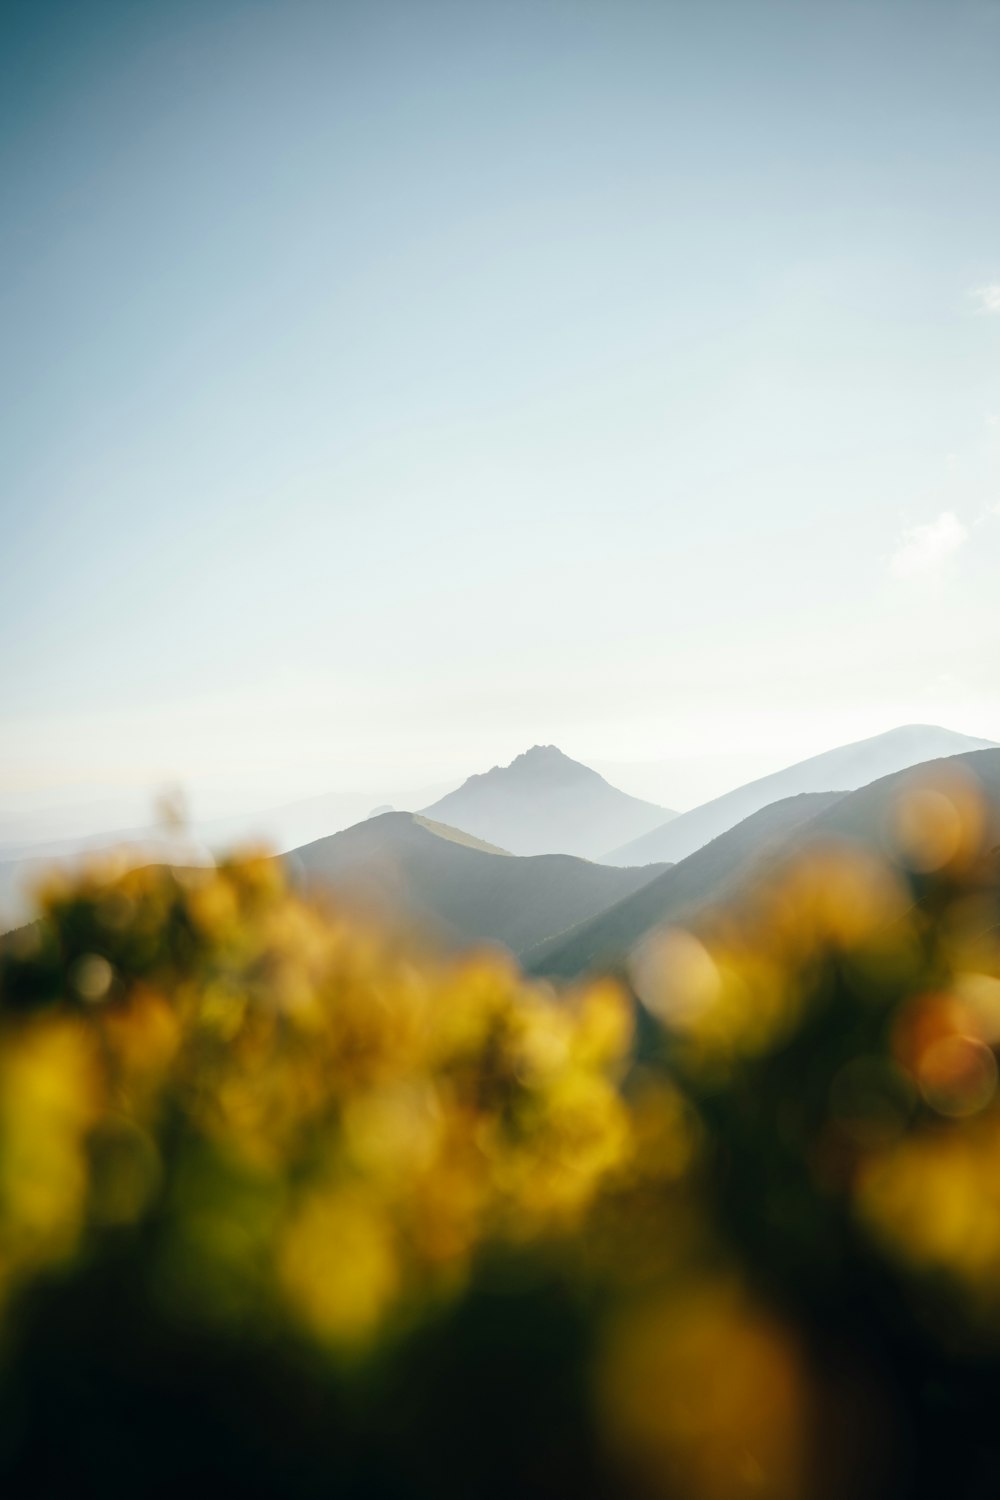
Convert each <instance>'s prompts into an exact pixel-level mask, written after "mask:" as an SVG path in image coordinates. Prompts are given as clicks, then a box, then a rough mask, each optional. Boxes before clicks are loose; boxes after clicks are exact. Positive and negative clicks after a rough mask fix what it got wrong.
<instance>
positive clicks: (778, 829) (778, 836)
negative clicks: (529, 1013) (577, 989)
mask: <svg viewBox="0 0 1000 1500" xmlns="http://www.w3.org/2000/svg"><path fill="white" fill-rule="evenodd" d="M843 796H844V793H843V792H801V793H800V794H799V795H798V796H797V797H785V798H783V799H782V800H781V801H780V802H773V803H771V805H770V806H769V807H764V808H761V809H760V810H759V811H758V812H755V813H752V814H751V815H750V817H749V818H744V820H743V821H742V822H741V823H738V824H737V825H736V827H735V828H730V829H727V830H726V832H725V833H722V834H720V835H719V837H718V838H717V839H713V840H712V841H711V843H709V844H706V845H705V847H704V848H703V849H698V850H696V852H695V853H694V854H690V855H689V856H688V857H687V859H685V860H683V861H682V862H681V863H680V864H677V865H672V866H670V868H669V869H667V870H665V871H664V872H663V873H662V874H660V875H657V877H656V878H655V879H654V880H651V881H649V882H648V883H647V884H646V885H644V886H641V887H640V888H639V889H638V890H637V891H635V892H633V893H631V894H629V895H628V896H624V897H623V898H622V899H621V900H620V901H618V902H616V903H615V905H614V906H609V907H608V908H607V910H606V911H603V912H601V913H600V914H599V915H598V916H596V917H591V918H587V919H586V920H584V921H583V922H581V923H580V924H579V925H578V926H577V927H575V928H573V930H572V931H571V932H564V933H562V934H560V935H559V936H558V937H556V938H555V939H549V940H547V941H546V942H544V943H542V944H540V945H539V946H538V947H537V948H535V949H533V950H532V951H530V952H528V953H526V954H525V955H524V962H525V965H526V967H527V968H528V969H529V970H531V971H532V972H534V973H539V974H548V975H552V976H553V977H556V976H563V977H564V976H571V975H577V974H582V973H583V972H584V971H585V970H587V969H599V968H607V969H613V968H616V967H617V966H618V965H619V964H620V963H621V962H622V960H623V959H624V958H625V957H626V956H627V955H628V953H629V952H630V951H631V950H632V948H633V947H634V946H635V944H636V943H637V942H638V941H639V939H640V938H642V937H643V936H644V935H645V934H646V933H647V932H648V931H649V930H650V928H651V927H655V926H657V924H658V923H660V922H666V921H669V920H673V921H676V920H677V918H678V917H680V916H681V915H682V914H684V913H687V912H691V911H695V910H697V909H698V908H699V907H700V906H704V905H705V904H706V903H707V902H709V901H714V900H717V899H718V898H719V897H720V896H722V895H723V893H724V892H725V891H726V890H727V889H729V888H730V886H735V885H737V884H738V883H739V882H740V880H741V879H743V878H746V876H747V875H748V873H749V871H750V870H751V869H752V868H753V867H755V866H756V865H757V864H758V862H759V861H761V860H763V859H765V858H766V857H767V856H768V855H770V854H773V853H774V852H775V851H777V850H778V849H780V848H782V847H783V846H784V844H785V841H786V840H787V838H788V836H789V835H790V834H791V833H793V832H795V830H796V829H798V828H800V827H802V825H803V824H807V823H809V822H810V821H811V820H812V819H813V818H815V817H816V816H817V814H819V813H821V812H823V811H824V810H825V809H826V808H827V807H831V806H833V804H834V803H837V802H839V801H840V799H841V798H842V797H843Z"/></svg>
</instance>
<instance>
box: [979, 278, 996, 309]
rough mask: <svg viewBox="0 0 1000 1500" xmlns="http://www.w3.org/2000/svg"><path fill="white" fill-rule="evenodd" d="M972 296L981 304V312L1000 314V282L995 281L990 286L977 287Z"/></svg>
mask: <svg viewBox="0 0 1000 1500" xmlns="http://www.w3.org/2000/svg"><path fill="white" fill-rule="evenodd" d="M972 295H973V296H974V297H975V298H976V300H977V301H978V303H979V311H980V312H984V313H1000V281H993V282H991V283H990V285H989V286H977V287H976V289H975V291H974V292H973V293H972Z"/></svg>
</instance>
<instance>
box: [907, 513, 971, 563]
mask: <svg viewBox="0 0 1000 1500" xmlns="http://www.w3.org/2000/svg"><path fill="white" fill-rule="evenodd" d="M968 535H969V532H968V529H967V527H965V526H963V525H962V522H961V521H960V520H959V519H958V517H957V516H956V515H955V514H954V512H953V511H950V510H943V511H942V512H941V514H940V515H939V516H938V518H937V520H936V521H929V522H928V523H927V524H926V525H924V526H911V527H909V528H908V529H907V530H906V531H904V532H903V535H902V537H901V538H900V542H899V546H898V547H897V548H896V551H895V552H894V553H893V555H892V557H891V558H890V560H889V571H890V572H891V573H892V575H893V577H895V578H916V577H918V576H921V575H925V574H928V573H934V572H936V570H937V569H938V568H940V566H941V565H942V563H944V562H945V561H946V559H947V558H949V557H951V556H952V554H953V553H955V552H957V551H958V549H959V547H961V545H962V543H963V542H964V541H965V539H966V537H967V536H968Z"/></svg>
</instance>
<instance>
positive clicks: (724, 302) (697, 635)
mask: <svg viewBox="0 0 1000 1500" xmlns="http://www.w3.org/2000/svg"><path fill="white" fill-rule="evenodd" d="M2 24H3V28H4V34H3V45H2V47H0V183H2V188H3V190H2V192H0V328H2V330H3V333H2V339H0V538H2V544H0V638H2V642H3V652H2V656H0V815H4V816H8V817H13V818H16V817H17V816H20V815H21V814H23V813H24V812H25V811H26V810H30V809H37V808H40V807H46V806H69V805H70V804H79V803H87V802H88V800H100V799H105V801H106V800H107V799H112V800H113V799H115V798H118V799H119V801H121V799H122V798H125V799H127V798H131V799H132V800H133V801H135V802H136V803H138V802H139V801H141V800H142V799H149V798H150V797H151V796H152V795H153V793H154V792H155V791H157V790H158V789H161V788H162V787H164V786H180V787H183V788H184V789H185V791H186V793H187V795H188V797H189V799H190V800H191V802H192V803H193V804H194V806H195V807H196V808H197V809H198V811H200V812H202V813H204V814H221V813H223V812H226V811H232V810H233V809H236V808H238V807H240V806H251V805H253V804H255V803H258V804H259V803H264V802H278V801H283V800H290V799H293V798H295V797H297V796H310V795H318V794H320V793H326V792H334V791H352V792H353V791H358V790H364V791H366V792H367V791H368V790H370V791H371V792H372V794H373V796H374V797H375V798H376V800H383V799H386V800H391V793H392V792H393V791H394V790H396V789H398V788H401V787H407V786H422V785H436V784H438V783H441V782H447V781H449V780H453V779H460V778H461V777H463V776H465V775H467V774H468V773H470V772H472V771H476V770H484V769H486V768H488V767H489V766H491V765H493V764H496V763H503V762H505V761H507V760H509V759H510V758H511V757H512V756H514V755H515V754H517V753H518V752H519V751H521V750H523V749H524V748H526V747H527V746H528V745H531V744H534V743H555V744H558V745H560V746H561V747H562V749H564V750H565V751H566V752H567V753H568V754H570V755H573V756H575V757H576V758H577V759H580V760H584V761H587V762H588V763H601V764H604V765H609V764H614V765H615V766H622V765H624V766H626V767H627V766H628V765H629V764H630V763H634V764H635V765H636V766H643V767H646V768H647V770H648V767H649V766H650V765H651V764H659V763H663V764H664V765H666V766H669V765H670V764H674V765H675V766H677V767H681V766H682V765H688V766H690V764H691V763H692V762H693V763H696V764H698V765H704V766H705V767H707V768H711V767H715V768H717V770H716V780H717V781H718V780H719V777H722V778H723V780H724V781H725V783H726V784H729V785H732V784H735V783H736V782H738V781H740V780H742V779H745V777H746V776H749V775H758V774H760V773H761V771H762V770H765V769H771V768H773V767H775V766H778V765H781V764H785V763H788V762H790V761H793V760H796V759H799V758H801V757H802V756H804V755H808V754H811V753H816V752H818V751H821V750H823V749H826V748H828V747H830V746H832V745H836V744H840V743H844V742H846V741H850V740H853V739H857V738H860V737H862V736H865V735H868V734H875V733H878V732H881V731H882V730H885V729H889V728H891V727H892V726H893V725H895V724H899V723H904V722H925V723H941V724H945V725H948V726H949V727H951V728H954V729H956V730H959V731H962V732H964V733H967V734H974V735H982V736H985V737H989V738H997V739H1000V590H998V578H1000V194H998V193H997V190H996V189H997V182H998V181H1000V90H998V88H997V86H996V79H997V77H998V76H1000V4H998V3H996V0H940V3H921V0H905V3H884V0H828V3H809V0H796V3H777V0H732V3H725V0H700V3H697V4H695V3H693V0H676V3H671V0H654V3H645V0H601V3H596V0H575V3H568V0H483V3H476V0H458V3H451V4H445V3H437V0H403V3H400V4H393V3H383V0H366V3H357V4H355V3H343V4H337V3H333V0H327V3H324V4H313V3H306V0H285V3H280V4H279V3H277V0H272V3H264V0H261V3H253V0H241V3H238V4H237V3H229V0H198V3H195V4H187V3H185V0H170V3H164V4H157V5H150V4H149V3H147V0H138V3H104V0H88V3H87V4H86V5H80V4H78V3H56V0H28V3H23V0H22V3H14V4H13V5H8V6H6V7H5V8H4V20H3V23H2ZM723 766H724V767H725V771H724V772H723V771H722V770H721V768H722V767H723ZM706 775H707V776H708V780H709V781H710V780H711V774H710V770H709V771H706ZM626 779H627V776H626ZM688 781H689V782H690V777H689V778H688ZM668 783H669V777H667V778H666V783H665V784H664V787H663V800H664V801H669V791H670V787H669V784H668ZM647 784H648V777H647ZM723 789H724V786H723V785H721V784H718V785H714V786H709V785H708V782H706V784H705V786H704V787H703V788H702V790H703V791H704V794H705V795H709V794H711V792H713V791H721V790H723ZM689 791H690V787H689ZM386 794H389V795H388V797H387V796H386ZM678 800H679V799H675V803H676V801H678ZM688 800H690V797H689V799H688Z"/></svg>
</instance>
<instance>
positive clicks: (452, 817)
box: [422, 745, 674, 864]
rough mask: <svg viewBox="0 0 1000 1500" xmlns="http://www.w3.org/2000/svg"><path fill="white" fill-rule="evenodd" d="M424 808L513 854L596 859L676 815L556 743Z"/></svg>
mask: <svg viewBox="0 0 1000 1500" xmlns="http://www.w3.org/2000/svg"><path fill="white" fill-rule="evenodd" d="M422 811H423V813H424V814H425V815H426V816H427V817H430V818H436V819H438V820H440V821H441V822H443V823H447V824H449V825H450V826H451V827H453V828H463V829H465V830H466V831H467V832H468V833H471V834H474V835H475V836H476V837H477V838H482V839H487V840H488V841H489V842H490V843H493V844H499V845H500V846H501V847H502V848H504V849H509V850H510V851H511V853H512V854H578V855H581V856H582V857H583V858H585V859H596V858H598V857H599V856H600V855H601V854H603V853H604V851H605V850H607V849H610V848H611V847H612V846H614V845H616V844H623V843H626V842H627V841H629V840H631V839H635V838H638V837H639V836H640V835H641V834H644V833H648V832H649V831H650V830H651V829H654V828H658V827H661V826H662V825H663V824H664V823H665V822H667V821H668V820H669V819H670V818H672V817H673V816H674V814H673V813H672V812H671V811H670V810H669V809H668V808H665V807H657V806H656V804H655V803H653V802H643V801H641V800H640V799H639V798H638V797H630V796H629V795H628V793H627V792H620V791H619V790H618V788H617V787H613V786H612V785H611V783H610V782H608V781H605V779H604V777H603V776H599V775H598V774H597V772H596V771H592V770H591V769H590V767H589V766H584V765H581V764H580V762H579V761H576V760H570V758H569V756H568V755H563V753H562V751H561V750H558V749H557V748H556V747H555V745H534V746H533V747H532V748H531V749H530V750H526V751H525V753H524V754H523V755H519V756H517V757H516V759H515V760H512V761H511V763H510V765H509V766H494V767H493V769H492V771H486V772H485V773H484V774H483V775H481V776H470V777H469V778H468V780H467V781H465V782H463V783H462V785H461V786H460V787H458V788H457V789H456V790H455V791H453V792H449V793H448V795H447V796H445V797H442V798H440V799H439V801H437V802H435V803H433V804H432V805H431V806H430V807H425V808H423V809H422ZM615 863H621V864H627V863H629V861H627V860H621V861H615ZM638 863H640V864H647V863H649V861H648V860H645V859H642V860H639V861H638Z"/></svg>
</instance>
